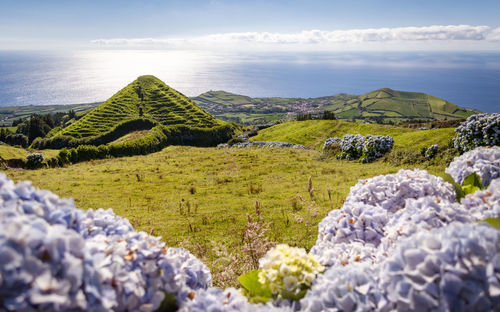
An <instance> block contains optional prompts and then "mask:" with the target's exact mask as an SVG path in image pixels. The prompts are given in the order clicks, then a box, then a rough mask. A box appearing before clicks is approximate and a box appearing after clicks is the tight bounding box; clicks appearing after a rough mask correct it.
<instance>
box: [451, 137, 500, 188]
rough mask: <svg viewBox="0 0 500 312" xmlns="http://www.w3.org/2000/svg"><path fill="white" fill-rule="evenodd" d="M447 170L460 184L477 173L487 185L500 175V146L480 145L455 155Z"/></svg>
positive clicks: (484, 184)
mask: <svg viewBox="0 0 500 312" xmlns="http://www.w3.org/2000/svg"><path fill="white" fill-rule="evenodd" d="M445 172H446V173H448V174H449V175H451V176H452V178H453V180H455V182H457V183H458V184H460V185H462V183H463V182H464V179H465V178H466V177H467V176H468V175H470V174H472V173H477V175H478V176H479V177H480V178H481V181H482V182H483V186H485V187H486V186H488V185H489V184H490V182H491V180H494V179H496V178H498V177H500V146H493V147H478V148H476V149H474V150H471V151H469V152H466V153H464V154H463V155H461V156H458V157H455V159H454V160H453V161H452V162H451V163H450V165H449V166H448V168H446V169H445Z"/></svg>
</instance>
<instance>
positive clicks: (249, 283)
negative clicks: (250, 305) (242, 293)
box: [238, 270, 273, 302]
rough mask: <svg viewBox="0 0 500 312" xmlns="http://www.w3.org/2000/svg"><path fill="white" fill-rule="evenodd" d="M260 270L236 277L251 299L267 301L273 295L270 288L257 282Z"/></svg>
mask: <svg viewBox="0 0 500 312" xmlns="http://www.w3.org/2000/svg"><path fill="white" fill-rule="evenodd" d="M259 272H260V270H253V271H250V272H248V273H245V274H243V275H241V276H240V277H238V281H239V282H240V284H241V286H243V287H244V288H245V289H246V290H247V291H248V292H249V295H250V296H251V299H252V301H256V302H267V301H269V299H271V298H272V297H273V295H272V293H271V290H270V289H269V288H267V287H265V286H263V285H262V284H261V283H260V282H259Z"/></svg>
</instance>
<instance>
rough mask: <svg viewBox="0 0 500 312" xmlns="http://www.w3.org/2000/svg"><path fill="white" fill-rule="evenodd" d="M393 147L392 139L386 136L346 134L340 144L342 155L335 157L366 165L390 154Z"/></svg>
mask: <svg viewBox="0 0 500 312" xmlns="http://www.w3.org/2000/svg"><path fill="white" fill-rule="evenodd" d="M325 144H326V142H325ZM331 144H332V143H331ZM393 146H394V139H393V138H392V137H391V136H388V135H386V136H383V135H367V136H362V135H360V134H355V135H354V134H346V135H344V137H343V138H342V141H341V142H340V148H341V150H342V153H340V154H339V155H338V156H337V157H338V158H340V159H348V160H354V159H360V161H361V162H365V163H366V162H371V161H373V160H375V159H377V158H379V157H381V156H382V155H384V154H385V153H388V152H390V151H391V150H392V147H393Z"/></svg>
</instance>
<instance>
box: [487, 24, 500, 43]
mask: <svg viewBox="0 0 500 312" xmlns="http://www.w3.org/2000/svg"><path fill="white" fill-rule="evenodd" d="M486 39H487V40H489V41H500V27H498V28H495V29H493V30H492V31H491V32H490V33H489V34H488V36H487V37H486Z"/></svg>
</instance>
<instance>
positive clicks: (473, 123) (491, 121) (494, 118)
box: [453, 113, 500, 153]
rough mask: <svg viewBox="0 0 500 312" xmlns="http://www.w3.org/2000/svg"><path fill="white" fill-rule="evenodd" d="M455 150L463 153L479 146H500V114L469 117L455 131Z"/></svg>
mask: <svg viewBox="0 0 500 312" xmlns="http://www.w3.org/2000/svg"><path fill="white" fill-rule="evenodd" d="M455 132H456V133H457V137H456V138H455V139H454V140H453V142H454V145H455V148H456V149H458V150H459V151H460V152H461V153H463V152H467V151H470V150H473V149H474V148H476V147H478V146H493V145H500V114H498V113H493V114H478V115H472V116H469V117H468V118H467V119H466V120H465V121H464V122H463V123H461V124H460V126H458V127H457V128H456V129H455Z"/></svg>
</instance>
